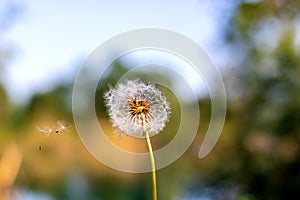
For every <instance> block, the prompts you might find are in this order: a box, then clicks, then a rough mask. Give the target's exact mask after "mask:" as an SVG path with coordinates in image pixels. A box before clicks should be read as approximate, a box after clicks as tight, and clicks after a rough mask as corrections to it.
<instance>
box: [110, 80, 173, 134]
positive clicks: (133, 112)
mask: <svg viewBox="0 0 300 200" xmlns="http://www.w3.org/2000/svg"><path fill="white" fill-rule="evenodd" d="M104 98H105V102H106V107H107V109H108V113H109V116H110V119H111V121H112V123H113V126H115V127H116V128H117V129H118V130H120V131H121V132H124V133H125V134H127V135H130V136H135V137H143V136H144V128H145V127H146V128H147V130H148V133H149V135H150V136H153V135H155V134H158V133H159V132H160V131H162V130H163V129H164V127H165V125H166V123H167V121H168V119H169V114H170V106H169V104H168V103H167V100H166V98H165V96H164V95H163V94H162V92H161V91H160V90H158V89H157V88H156V87H155V86H154V84H145V83H143V82H141V81H140V80H128V81H126V82H124V83H121V84H119V85H117V87H116V88H114V89H110V91H108V92H106V93H105V94H104Z"/></svg>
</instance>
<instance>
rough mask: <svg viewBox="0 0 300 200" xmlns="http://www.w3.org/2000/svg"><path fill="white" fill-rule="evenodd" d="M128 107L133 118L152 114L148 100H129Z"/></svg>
mask: <svg viewBox="0 0 300 200" xmlns="http://www.w3.org/2000/svg"><path fill="white" fill-rule="evenodd" d="M128 106H129V112H130V115H131V117H135V116H137V115H141V114H144V115H147V114H149V113H150V105H149V104H148V103H147V102H146V100H137V99H136V98H134V99H133V100H128Z"/></svg>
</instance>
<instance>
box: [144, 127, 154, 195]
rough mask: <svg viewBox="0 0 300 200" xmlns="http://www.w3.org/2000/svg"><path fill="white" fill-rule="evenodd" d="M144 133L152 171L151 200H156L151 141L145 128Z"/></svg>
mask: <svg viewBox="0 0 300 200" xmlns="http://www.w3.org/2000/svg"><path fill="white" fill-rule="evenodd" d="M144 132H145V137H146V142H147V147H148V151H149V156H150V162H151V169H152V189H153V191H152V192H153V200H157V189H156V170H155V160H154V155H153V150H152V146H151V141H150V137H149V133H148V130H147V128H145V129H144Z"/></svg>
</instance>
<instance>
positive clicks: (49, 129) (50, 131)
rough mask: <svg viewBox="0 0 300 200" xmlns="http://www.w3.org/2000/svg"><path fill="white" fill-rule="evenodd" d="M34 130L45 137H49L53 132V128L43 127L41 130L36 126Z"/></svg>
mask: <svg viewBox="0 0 300 200" xmlns="http://www.w3.org/2000/svg"><path fill="white" fill-rule="evenodd" d="M36 128H37V129H38V130H39V132H41V133H45V134H47V136H49V135H50V134H51V133H52V131H53V128H50V127H48V126H45V127H43V128H40V127H38V126H37V127H36Z"/></svg>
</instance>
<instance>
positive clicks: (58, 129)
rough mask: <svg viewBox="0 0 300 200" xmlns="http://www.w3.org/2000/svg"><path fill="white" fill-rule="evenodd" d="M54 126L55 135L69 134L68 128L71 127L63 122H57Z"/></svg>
mask: <svg viewBox="0 0 300 200" xmlns="http://www.w3.org/2000/svg"><path fill="white" fill-rule="evenodd" d="M56 125H57V127H56V130H55V133H60V132H64V131H67V132H69V130H68V128H69V127H70V126H71V125H70V124H66V123H65V122H62V121H57V122H56Z"/></svg>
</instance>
